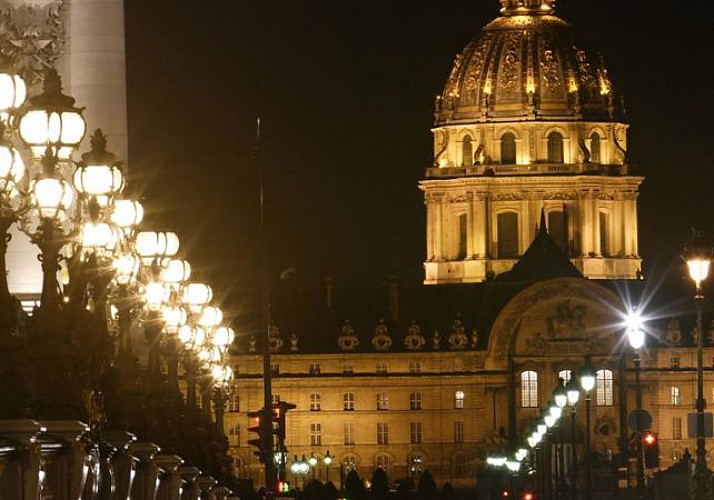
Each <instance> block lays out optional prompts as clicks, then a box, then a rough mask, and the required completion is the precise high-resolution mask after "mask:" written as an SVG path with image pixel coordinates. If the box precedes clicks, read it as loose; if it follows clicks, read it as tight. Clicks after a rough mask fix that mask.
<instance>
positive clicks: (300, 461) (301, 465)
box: [290, 451, 334, 476]
mask: <svg viewBox="0 0 714 500" xmlns="http://www.w3.org/2000/svg"><path fill="white" fill-rule="evenodd" d="M333 458H334V457H333V456H332V455H330V452H329V451H327V452H326V453H325V456H324V457H322V462H323V463H324V464H325V466H326V467H329V466H330V464H331V463H332V460H333ZM319 463H320V459H319V458H318V457H316V456H315V454H314V453H310V456H309V457H308V458H307V459H306V458H305V455H303V456H302V458H298V457H297V455H295V458H294V459H293V462H292V464H290V472H292V473H293V474H295V475H296V476H304V475H306V474H307V473H308V472H310V469H314V468H315V467H317V465H318V464H319Z"/></svg>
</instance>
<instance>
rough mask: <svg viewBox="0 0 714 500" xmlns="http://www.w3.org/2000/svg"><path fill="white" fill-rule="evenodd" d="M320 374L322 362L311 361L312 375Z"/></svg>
mask: <svg viewBox="0 0 714 500" xmlns="http://www.w3.org/2000/svg"><path fill="white" fill-rule="evenodd" d="M319 374H320V363H310V375H319Z"/></svg>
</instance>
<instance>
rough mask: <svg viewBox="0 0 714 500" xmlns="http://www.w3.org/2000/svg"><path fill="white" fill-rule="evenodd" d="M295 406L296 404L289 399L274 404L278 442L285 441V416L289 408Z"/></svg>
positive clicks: (275, 430)
mask: <svg viewBox="0 0 714 500" xmlns="http://www.w3.org/2000/svg"><path fill="white" fill-rule="evenodd" d="M295 408H296V406H295V405H294V404H292V403H288V402H287V401H279V402H277V403H275V404H274V405H273V415H272V419H273V432H274V433H275V435H276V436H277V437H278V443H282V442H284V441H285V416H286V415H287V413H288V411H289V410H293V409H295Z"/></svg>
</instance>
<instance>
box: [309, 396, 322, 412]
mask: <svg viewBox="0 0 714 500" xmlns="http://www.w3.org/2000/svg"><path fill="white" fill-rule="evenodd" d="M310 411H320V395H319V394H316V393H313V394H310Z"/></svg>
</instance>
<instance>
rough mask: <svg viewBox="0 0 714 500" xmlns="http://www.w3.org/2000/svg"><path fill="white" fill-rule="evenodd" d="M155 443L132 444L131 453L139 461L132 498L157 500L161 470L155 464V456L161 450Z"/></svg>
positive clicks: (130, 446)
mask: <svg viewBox="0 0 714 500" xmlns="http://www.w3.org/2000/svg"><path fill="white" fill-rule="evenodd" d="M160 449H161V448H159V447H158V446H157V445H155V444H154V443H147V442H142V443H132V444H130V445H129V451H130V452H131V454H132V455H134V456H135V457H136V458H137V459H138V460H139V466H138V467H137V471H136V477H135V478H134V483H133V484H132V488H131V498H147V499H151V500H153V499H155V498H156V491H157V486H158V484H159V481H158V478H159V468H158V466H157V465H156V464H155V463H154V462H153V458H154V455H156V454H157V453H158V452H159V450H160Z"/></svg>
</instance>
